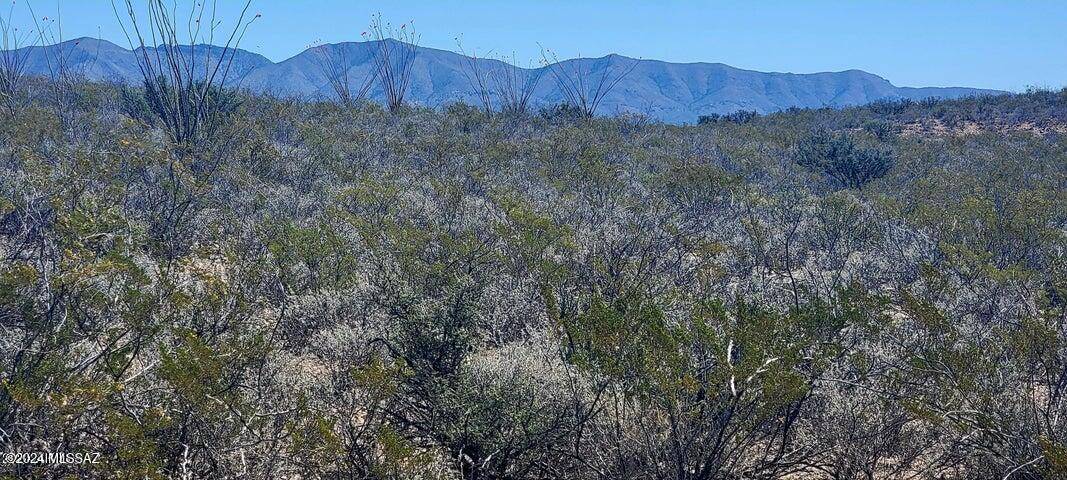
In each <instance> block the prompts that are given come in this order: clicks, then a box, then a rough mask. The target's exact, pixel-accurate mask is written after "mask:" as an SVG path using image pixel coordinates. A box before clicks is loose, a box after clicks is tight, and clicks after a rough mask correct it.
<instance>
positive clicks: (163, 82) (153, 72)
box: [111, 0, 260, 145]
mask: <svg viewBox="0 0 1067 480" xmlns="http://www.w3.org/2000/svg"><path fill="white" fill-rule="evenodd" d="M146 3H147V10H148V14H147V19H146V20H145V19H142V18H141V17H140V16H139V15H138V14H137V12H136V11H135V9H134V5H133V0H124V1H123V2H122V5H124V7H125V12H124V13H125V17H126V18H127V19H128V21H129V25H128V26H127V24H126V23H127V22H124V21H123V15H120V14H119V9H118V7H117V6H116V4H115V1H114V0H112V3H111V4H112V8H113V9H114V10H115V16H116V17H117V18H118V19H119V24H120V25H121V27H122V31H123V33H124V34H125V35H126V39H127V40H128V41H129V43H130V48H131V49H133V50H134V51H135V52H136V54H137V66H138V68H139V69H140V71H141V76H142V79H143V81H144V88H145V99H146V101H147V103H148V104H149V107H150V108H151V109H152V111H153V113H154V114H155V115H156V116H157V117H158V118H159V120H160V121H161V122H162V123H163V124H164V126H165V128H166V131H167V132H168V133H169V134H170V136H171V137H172V139H173V140H174V141H175V143H177V144H179V145H185V144H188V143H190V142H192V141H194V140H196V139H198V138H200V136H201V135H208V134H210V133H213V132H214V131H215V130H216V129H217V128H218V126H219V124H220V123H221V120H222V117H223V116H224V115H226V114H227V112H228V111H229V110H230V109H231V107H232V99H231V97H230V96H228V95H226V94H225V91H224V90H225V88H226V86H227V81H228V80H229V76H230V73H231V70H232V68H233V62H234V57H235V56H236V52H237V48H238V45H240V43H241V40H242V39H243V38H244V35H245V32H247V30H248V26H249V25H251V24H252V22H254V21H255V20H256V19H257V18H259V17H260V15H258V14H257V15H255V17H253V18H251V19H248V20H246V18H247V16H248V9H249V7H250V6H251V4H252V0H246V1H245V3H244V7H243V8H242V10H241V14H240V16H239V17H238V19H237V22H236V23H235V24H234V26H233V28H232V29H231V30H229V35H228V37H227V38H226V43H225V45H224V46H223V48H222V53H221V55H219V56H218V58H212V53H211V48H212V44H214V39H215V33H216V31H217V30H218V28H219V27H220V26H221V25H222V20H221V19H219V18H218V17H217V13H218V8H217V3H218V2H217V0H215V1H210V2H208V1H204V2H193V5H192V7H191V10H190V12H189V13H188V15H187V17H186V20H185V21H184V22H183V23H184V25H181V24H179V21H178V18H179V13H178V12H177V11H176V9H177V5H176V4H172V5H171V6H168V4H167V2H166V1H165V0H148V1H147V2H146ZM209 5H210V9H209V8H208V6H209ZM205 15H207V17H206V18H205ZM205 23H206V25H205ZM182 29H184V31H185V33H186V36H187V37H188V38H187V39H186V41H187V42H188V45H189V46H188V47H185V46H184V45H183V43H184V42H182V41H181V34H182V33H181V32H182ZM200 42H206V43H207V44H208V45H207V46H206V47H201V46H199V45H198V43H200ZM201 48H206V49H207V52H206V53H203V54H202V55H203V56H204V58H203V59H201V58H198V55H201V53H200V52H198V50H199V49H201ZM201 68H202V71H201V70H200V69H201Z"/></svg>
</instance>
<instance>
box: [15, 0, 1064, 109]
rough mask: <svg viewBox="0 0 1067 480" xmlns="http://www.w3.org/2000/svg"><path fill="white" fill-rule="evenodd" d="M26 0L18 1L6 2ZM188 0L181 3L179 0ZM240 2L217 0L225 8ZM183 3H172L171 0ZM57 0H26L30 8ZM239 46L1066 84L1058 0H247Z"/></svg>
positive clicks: (106, 33) (106, 15)
mask: <svg viewBox="0 0 1067 480" xmlns="http://www.w3.org/2000/svg"><path fill="white" fill-rule="evenodd" d="M25 1H26V0H16V2H18V4H16V7H15V8H16V10H17V11H18V10H21V9H24V7H25V5H24V4H23V3H24V2H25ZM186 3H187V2H186ZM239 3H243V2H239V1H238V0H219V4H220V6H221V5H224V6H221V10H223V11H224V14H225V16H227V18H231V19H232V18H235V15H234V11H235V10H236V7H237V4H239ZM58 4H59V5H60V7H61V8H60V11H61V13H62V19H63V27H64V32H63V33H64V37H66V38H74V37H78V36H83V35H87V36H102V37H103V38H105V39H108V40H112V41H115V42H116V43H119V44H121V45H124V46H125V45H126V42H125V39H124V37H123V36H122V33H121V30H119V29H118V24H117V22H116V20H115V14H114V12H113V11H112V8H111V1H110V0H85V1H74V0H59V1H58ZM179 4H182V2H179ZM56 5H57V0H35V1H33V6H34V8H35V9H36V10H37V13H38V16H43V15H52V14H54V13H55V8H56ZM252 10H253V12H259V13H262V14H263V17H262V18H260V19H259V20H257V22H256V23H255V24H254V25H253V26H252V27H251V29H250V30H249V34H248V36H247V37H246V38H245V42H244V43H243V44H242V46H243V47H244V48H246V49H248V50H252V51H255V52H257V53H261V54H263V55H265V56H267V57H268V58H270V59H271V60H275V61H278V60H283V59H285V58H288V57H290V56H292V55H295V54H297V53H299V52H300V51H302V50H303V49H304V48H306V47H307V46H308V45H309V44H311V43H312V42H315V41H325V42H337V41H344V40H358V39H359V36H360V32H362V31H364V30H366V25H367V23H368V21H369V19H370V16H371V15H372V14H374V13H376V12H380V13H381V14H382V15H383V17H384V18H385V19H387V20H390V21H392V22H394V23H397V24H399V23H404V22H407V21H410V20H414V21H415V25H416V26H417V29H418V31H419V33H420V34H421V36H422V41H421V44H422V45H423V46H428V47H434V48H441V49H447V50H456V37H457V36H462V41H463V46H464V48H465V49H467V50H468V51H470V50H475V49H477V50H478V51H479V52H485V51H487V50H492V51H493V52H494V53H503V54H507V55H511V54H512V53H514V54H515V55H516V56H517V57H518V59H519V63H527V62H533V61H535V60H536V59H537V58H538V55H539V53H538V52H539V47H538V44H540V45H543V46H544V47H546V48H549V49H552V50H555V51H556V52H557V53H558V55H559V57H560V58H567V57H574V56H578V55H581V56H602V55H605V54H608V53H619V54H623V55H627V56H631V57H639V58H647V59H658V60H667V61H674V62H697V61H705V62H722V63H726V64H729V65H733V66H735V67H740V68H748V69H753V70H761V71H778V72H795V73H809V72H820V71H839V70H847V69H851V68H858V69H861V70H866V71H868V72H871V73H875V74H878V75H881V76H883V77H885V78H888V79H889V80H890V81H892V82H893V83H895V84H897V85H902V86H949V85H959V86H973V87H985V88H999V89H1006V90H1023V89H1025V88H1026V87H1028V86H1037V87H1053V88H1058V87H1061V86H1065V85H1067V2H1065V1H1064V0H1058V1H1021V0H1016V1H978V0H975V1H955V2H949V1H910V0H897V1H879V2H875V1H868V0H862V1H861V0H856V1H747V2H746V1H707V2H682V1H666V2H637V1H601V0H586V1H580V0H569V1H558V0H548V1H540V2H533V1H525V2H522V1H514V0H513V1H506V2H505V1H500V2H488V1H463V2H461V1H452V0H436V1H431V0H407V1H396V0H394V1H391V2H368V1H351V0H349V1H343V0H318V1H297V0H290V1H280V0H254V1H253V6H252Z"/></svg>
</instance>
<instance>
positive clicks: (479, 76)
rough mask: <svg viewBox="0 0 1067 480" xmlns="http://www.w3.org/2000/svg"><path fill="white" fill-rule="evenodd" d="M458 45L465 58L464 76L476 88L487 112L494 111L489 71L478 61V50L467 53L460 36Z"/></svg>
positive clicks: (457, 41) (475, 90) (476, 92)
mask: <svg viewBox="0 0 1067 480" xmlns="http://www.w3.org/2000/svg"><path fill="white" fill-rule="evenodd" d="M456 46H457V47H459V53H460V55H463V59H464V67H465V68H464V69H463V70H462V71H463V76H464V77H466V78H467V83H470V84H471V87H473V88H474V92H475V94H476V95H477V96H478V101H479V102H480V103H481V104H482V109H483V110H485V113H492V112H493V97H492V91H491V90H490V88H489V72H487V71H484V70H483V69H482V66H481V62H479V61H478V52H477V51H473V52H471V53H470V54H467V52H466V51H465V50H464V49H463V43H462V42H461V41H460V39H459V38H457V39H456Z"/></svg>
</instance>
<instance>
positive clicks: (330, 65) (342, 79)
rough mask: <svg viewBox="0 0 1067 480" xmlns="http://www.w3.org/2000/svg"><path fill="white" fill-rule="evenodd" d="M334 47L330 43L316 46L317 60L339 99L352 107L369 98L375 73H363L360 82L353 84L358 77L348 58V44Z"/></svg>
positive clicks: (320, 69)
mask: <svg viewBox="0 0 1067 480" xmlns="http://www.w3.org/2000/svg"><path fill="white" fill-rule="evenodd" d="M332 47H333V48H331V46H330V45H319V46H318V47H316V48H315V50H314V54H315V60H316V63H317V64H318V67H319V71H320V72H321V73H322V75H323V76H324V77H326V81H327V83H329V85H330V89H331V90H333V93H334V96H336V97H337V100H338V101H340V102H341V103H342V104H343V105H345V106H346V107H351V106H353V105H355V104H357V103H359V102H361V101H363V100H364V99H365V98H367V94H368V93H369V92H370V89H371V87H372V86H374V75H373V74H366V75H363V78H360V79H358V83H356V84H355V85H353V81H354V80H357V79H355V78H353V75H352V73H351V68H352V64H351V62H350V61H349V58H348V48H347V46H346V45H344V44H339V45H334V46H332ZM353 86H355V88H353Z"/></svg>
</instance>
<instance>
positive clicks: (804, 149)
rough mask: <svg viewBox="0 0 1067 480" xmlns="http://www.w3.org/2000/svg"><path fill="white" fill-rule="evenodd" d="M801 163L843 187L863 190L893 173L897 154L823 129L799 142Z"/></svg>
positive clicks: (848, 135) (799, 161) (849, 136)
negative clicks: (890, 172)
mask: <svg viewBox="0 0 1067 480" xmlns="http://www.w3.org/2000/svg"><path fill="white" fill-rule="evenodd" d="M797 163H798V164H800V165H802V166H804V167H807V168H810V169H812V170H814V171H816V172H818V173H820V174H822V175H825V176H826V177H827V179H829V180H830V181H831V183H832V184H833V185H835V186H837V187H839V188H851V189H862V188H863V186H864V185H866V184H868V183H870V182H871V181H873V180H876V179H879V178H881V177H884V176H885V175H886V174H888V173H889V170H890V169H892V168H893V163H894V156H893V152H892V150H890V149H888V148H886V147H882V146H864V145H863V144H862V143H859V142H858V141H857V139H856V138H854V137H853V136H852V135H851V134H848V133H831V132H828V131H825V130H819V131H816V132H815V133H813V134H811V135H810V136H809V137H808V138H807V139H805V140H803V141H801V142H800V144H799V145H797Z"/></svg>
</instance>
